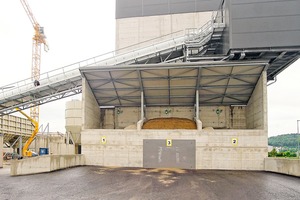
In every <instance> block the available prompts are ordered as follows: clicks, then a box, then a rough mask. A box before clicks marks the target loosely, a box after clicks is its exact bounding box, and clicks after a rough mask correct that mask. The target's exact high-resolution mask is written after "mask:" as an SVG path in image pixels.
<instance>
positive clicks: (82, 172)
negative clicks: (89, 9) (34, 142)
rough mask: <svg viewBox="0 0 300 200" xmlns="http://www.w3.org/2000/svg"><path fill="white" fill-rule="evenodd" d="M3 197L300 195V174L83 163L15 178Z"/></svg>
mask: <svg viewBox="0 0 300 200" xmlns="http://www.w3.org/2000/svg"><path fill="white" fill-rule="evenodd" d="M0 199H1V200H5V199H18V200H22V199H28V200H35V199H39V200H40V199H42V200H47V199H55V200H59V199H63V200H65V199H75V200H76V199H114V200H118V199H120V200H121V199H122V200H126V199H131V200H135V199H154V200H158V199H168V200H170V199H184V200H188V199H193V200H194V199H197V200H198V199H199V200H201V199H208V200H214V199H219V200H227V199H228V200H235V199H237V200H243V199H251V200H252V199H255V200H256V199H263V200H268V199H272V200H274V199H280V200H288V199H295V200H299V199H300V178H297V177H292V176H286V175H280V174H274V173H268V172H249V171H216V170H180V169H136V168H104V167H93V166H89V167H77V168H71V169H66V170H61V171H56V172H52V173H45V174H38V175H28V176H18V177H11V176H9V174H8V170H7V168H4V169H0Z"/></svg>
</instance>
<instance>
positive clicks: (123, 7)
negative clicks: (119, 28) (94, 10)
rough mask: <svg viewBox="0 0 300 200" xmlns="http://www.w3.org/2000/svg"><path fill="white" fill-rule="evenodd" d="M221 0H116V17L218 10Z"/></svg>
mask: <svg viewBox="0 0 300 200" xmlns="http://www.w3.org/2000/svg"><path fill="white" fill-rule="evenodd" d="M220 2H221V0H116V19H120V18H128V17H142V16H154V15H166V14H177V13H190V12H203V11H213V10H217V8H218V7H219V5H220Z"/></svg>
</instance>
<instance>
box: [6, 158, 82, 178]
mask: <svg viewBox="0 0 300 200" xmlns="http://www.w3.org/2000/svg"><path fill="white" fill-rule="evenodd" d="M83 165H85V157H84V156H83V155H60V156H38V157H32V158H27V159H22V160H12V161H11V167H10V175H12V176H18V175H26V174H37V173H44V172H51V171H55V170H59V169H64V168H69V167H75V166H83Z"/></svg>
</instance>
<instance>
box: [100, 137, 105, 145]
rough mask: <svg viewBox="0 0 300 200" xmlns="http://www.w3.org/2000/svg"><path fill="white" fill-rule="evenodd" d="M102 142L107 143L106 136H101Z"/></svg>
mask: <svg viewBox="0 0 300 200" xmlns="http://www.w3.org/2000/svg"><path fill="white" fill-rule="evenodd" d="M101 143H102V144H106V137H105V136H103V137H102V138H101Z"/></svg>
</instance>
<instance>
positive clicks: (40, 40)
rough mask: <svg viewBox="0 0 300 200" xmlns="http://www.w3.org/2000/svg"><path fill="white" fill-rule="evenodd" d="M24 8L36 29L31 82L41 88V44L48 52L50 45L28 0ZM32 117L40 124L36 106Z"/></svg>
mask: <svg viewBox="0 0 300 200" xmlns="http://www.w3.org/2000/svg"><path fill="white" fill-rule="evenodd" d="M20 1H21V3H22V5H23V8H24V9H25V12H26V14H27V16H28V17H29V20H30V22H31V24H32V26H33V28H34V32H35V34H34V36H33V38H32V66H31V80H32V81H33V83H34V85H35V86H39V84H40V83H39V80H40V66H41V44H44V50H45V51H48V49H49V48H48V44H47V41H46V36H45V34H44V28H43V27H41V26H40V25H39V23H38V22H37V20H36V19H35V17H34V15H33V14H32V11H31V9H30V7H29V5H28V3H27V1H26V0H20ZM30 116H31V117H32V118H33V119H34V120H35V121H37V122H39V106H34V107H31V108H30Z"/></svg>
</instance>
